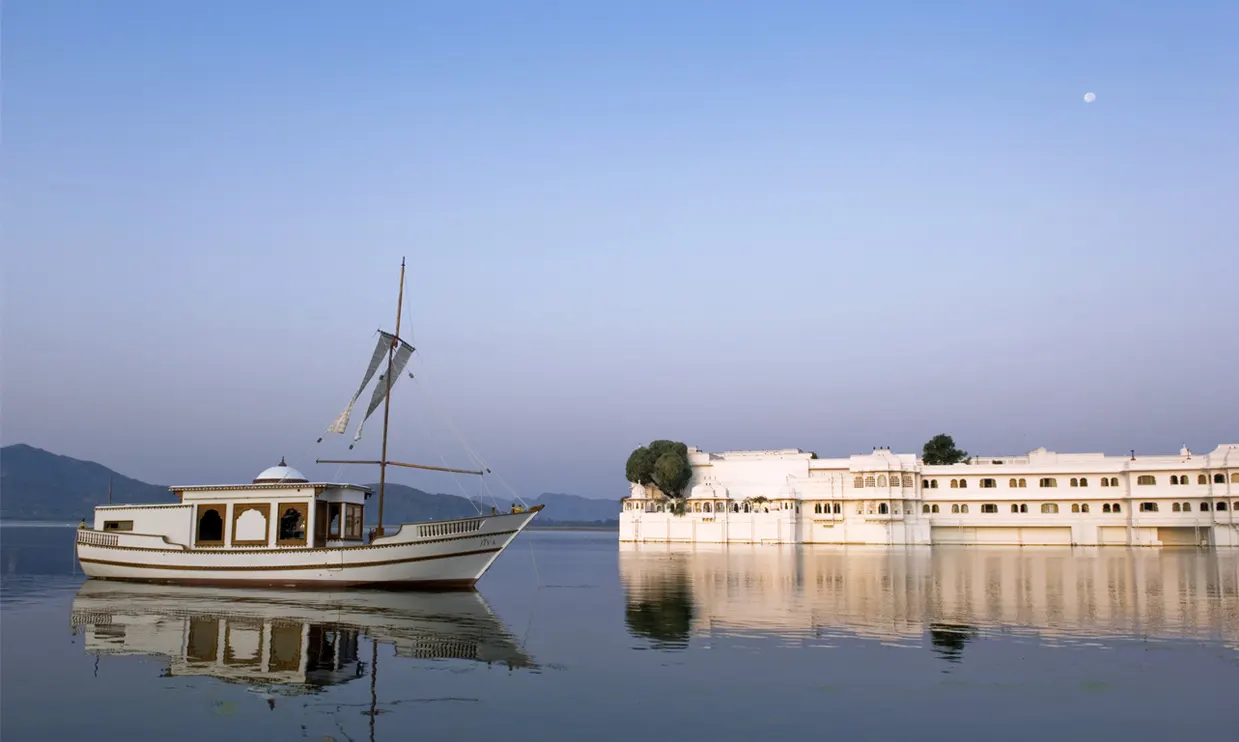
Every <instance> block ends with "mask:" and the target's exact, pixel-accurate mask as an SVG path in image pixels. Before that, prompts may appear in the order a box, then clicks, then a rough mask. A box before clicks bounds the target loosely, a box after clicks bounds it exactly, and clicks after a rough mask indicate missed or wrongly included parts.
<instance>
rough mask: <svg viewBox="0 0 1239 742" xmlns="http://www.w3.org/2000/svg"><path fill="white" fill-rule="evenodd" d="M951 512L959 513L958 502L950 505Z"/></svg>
mask: <svg viewBox="0 0 1239 742" xmlns="http://www.w3.org/2000/svg"><path fill="white" fill-rule="evenodd" d="M951 512H952V513H955V514H958V513H959V504H958V503H956V504H954V505H952V506H951Z"/></svg>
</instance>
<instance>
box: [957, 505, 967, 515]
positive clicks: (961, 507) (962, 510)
mask: <svg viewBox="0 0 1239 742" xmlns="http://www.w3.org/2000/svg"><path fill="white" fill-rule="evenodd" d="M959 512H961V513H963V514H965V515H967V514H968V503H964V504H963V505H960V506H959Z"/></svg>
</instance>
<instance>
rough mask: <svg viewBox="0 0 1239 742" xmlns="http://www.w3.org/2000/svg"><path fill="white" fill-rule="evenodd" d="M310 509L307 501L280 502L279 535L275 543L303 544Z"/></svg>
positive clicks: (286, 544)
mask: <svg viewBox="0 0 1239 742" xmlns="http://www.w3.org/2000/svg"><path fill="white" fill-rule="evenodd" d="M309 510H310V506H309V503H305V502H292V503H289V502H282V503H280V521H279V528H280V530H279V537H278V538H277V539H276V543H277V544H279V545H280V546H305V543H306V521H308V520H309V518H308V517H307V514H308V512H309Z"/></svg>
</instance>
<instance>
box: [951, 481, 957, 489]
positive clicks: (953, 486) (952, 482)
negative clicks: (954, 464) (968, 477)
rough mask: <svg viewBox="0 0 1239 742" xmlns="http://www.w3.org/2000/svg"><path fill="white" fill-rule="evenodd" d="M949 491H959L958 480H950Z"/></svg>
mask: <svg viewBox="0 0 1239 742" xmlns="http://www.w3.org/2000/svg"><path fill="white" fill-rule="evenodd" d="M951 489H953V490H957V489H959V480H958V479H952V480H951Z"/></svg>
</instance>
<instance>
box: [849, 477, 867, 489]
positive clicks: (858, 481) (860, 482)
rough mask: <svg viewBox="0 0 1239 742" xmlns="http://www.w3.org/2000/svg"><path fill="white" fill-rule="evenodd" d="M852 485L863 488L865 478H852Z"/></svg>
mask: <svg viewBox="0 0 1239 742" xmlns="http://www.w3.org/2000/svg"><path fill="white" fill-rule="evenodd" d="M852 486H853V487H855V488H856V489H864V487H865V478H864V477H857V478H856V479H855V480H853V481H852Z"/></svg>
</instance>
